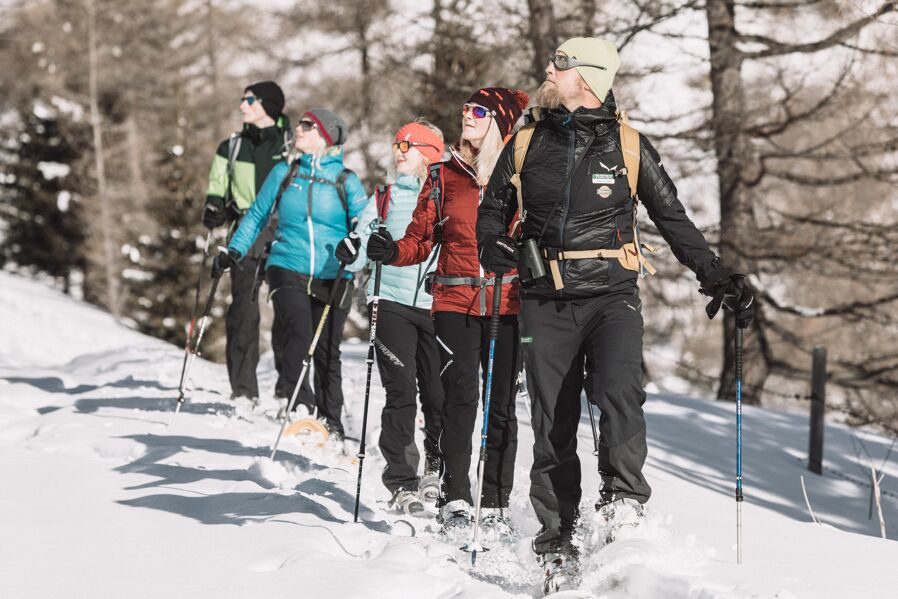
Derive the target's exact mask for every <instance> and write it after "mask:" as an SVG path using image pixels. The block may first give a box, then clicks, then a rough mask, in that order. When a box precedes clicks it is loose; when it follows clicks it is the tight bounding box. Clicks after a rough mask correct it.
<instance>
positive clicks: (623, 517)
mask: <svg viewBox="0 0 898 599" xmlns="http://www.w3.org/2000/svg"><path fill="white" fill-rule="evenodd" d="M644 518H645V506H643V505H642V504H641V503H639V502H638V501H636V500H635V499H632V498H630V497H624V498H622V499H615V500H612V501H602V500H599V501H598V502H597V503H596V523H597V527H596V528H597V533H598V534H599V535H600V538H601V535H604V537H605V538H604V542H605V544H606V545H607V544H609V543H613V542H614V540H615V539H616V538H617V536H618V534H619V533H620V531H621V530H623V529H627V528H636V527H637V526H639V524H640V523H641V522H642V520H643V519H644Z"/></svg>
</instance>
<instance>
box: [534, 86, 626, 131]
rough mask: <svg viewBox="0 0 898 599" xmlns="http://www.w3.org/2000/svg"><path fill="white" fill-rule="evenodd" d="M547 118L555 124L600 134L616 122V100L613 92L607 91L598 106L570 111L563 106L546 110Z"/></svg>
mask: <svg viewBox="0 0 898 599" xmlns="http://www.w3.org/2000/svg"><path fill="white" fill-rule="evenodd" d="M546 116H547V118H548V119H549V120H550V121H551V122H553V123H554V124H555V125H556V126H558V127H561V128H564V129H574V130H575V131H578V132H582V133H585V134H593V133H595V134H601V133H604V132H605V131H607V130H608V129H609V128H610V127H611V126H612V125H613V124H614V123H615V122H617V102H615V100H614V94H613V93H612V92H610V91H609V92H608V96H607V97H606V98H605V102H604V103H603V104H602V105H601V106H599V107H598V108H583V107H582V106H581V107H580V108H578V109H576V110H575V111H573V112H571V111H569V110H568V109H567V108H565V107H564V106H559V107H558V108H553V109H551V110H549V111H548V112H547V115H546Z"/></svg>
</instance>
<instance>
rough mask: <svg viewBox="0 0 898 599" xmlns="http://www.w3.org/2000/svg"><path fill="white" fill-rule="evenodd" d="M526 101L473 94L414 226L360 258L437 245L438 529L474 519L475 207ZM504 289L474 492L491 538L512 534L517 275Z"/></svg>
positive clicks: (481, 348)
mask: <svg viewBox="0 0 898 599" xmlns="http://www.w3.org/2000/svg"><path fill="white" fill-rule="evenodd" d="M528 101H529V98H528V96H527V94H525V93H524V92H522V91H518V90H511V89H506V88H501V87H492V88H484V89H480V90H477V91H476V92H474V93H473V94H472V95H471V97H470V98H469V99H468V101H467V103H465V105H464V108H463V110H462V134H461V141H460V142H459V144H458V146H456V147H455V148H452V149H451V152H452V156H451V157H450V159H449V160H447V161H445V162H441V163H438V164H435V165H433V166H431V169H430V173H429V176H428V178H427V181H426V182H425V184H424V187H423V189H422V190H421V193H420V195H419V196H418V205H417V207H416V208H415V212H414V214H413V215H412V222H411V223H410V224H409V225H408V228H407V229H406V231H405V236H404V237H403V238H402V239H399V240H397V241H393V239H392V238H391V237H390V235H389V233H388V232H387V233H385V234H378V233H374V234H372V235H371V237H370V238H369V240H368V256H369V257H370V258H371V259H372V260H378V259H380V260H383V261H384V264H393V265H396V266H406V265H409V264H417V263H420V262H423V261H424V260H426V259H427V258H428V256H429V255H430V253H431V250H432V249H433V247H434V246H435V245H437V244H439V245H440V252H439V260H438V262H437V269H436V273H435V277H434V279H433V285H432V294H433V307H432V308H431V312H432V314H433V320H434V328H435V330H436V334H437V340H438V341H439V343H440V358H441V361H442V372H441V377H442V380H443V387H444V389H445V391H446V399H445V403H444V404H443V430H442V433H441V434H440V444H439V449H440V453H441V457H442V459H443V464H442V477H441V479H442V486H441V494H440V499H439V504H438V505H439V507H440V514H439V519H440V521H441V522H442V524H443V529H444V530H445V531H448V530H450V529H458V528H467V527H468V526H469V525H470V523H471V521H472V512H473V509H472V503H473V501H472V497H471V483H470V480H469V478H468V472H469V470H470V467H471V435H472V433H473V432H474V424H475V420H476V418H477V409H478V405H479V400H480V393H479V392H480V388H481V386H482V385H481V381H480V380H479V377H478V370H480V369H481V368H482V369H483V376H484V377H485V376H486V370H487V368H486V362H487V354H488V349H487V348H488V345H489V344H488V341H487V339H488V331H489V318H490V313H489V312H490V310H491V307H492V302H493V300H492V297H493V290H492V286H493V282H494V280H495V279H494V278H493V277H494V275H493V273H489V272H484V271H483V268H481V266H480V261H479V260H478V257H477V239H476V235H475V228H476V225H477V207H478V205H479V204H480V201H481V200H482V199H483V193H484V189H485V187H486V184H487V183H488V182H489V178H490V174H492V172H493V167H494V166H495V165H496V161H497V160H498V158H499V154H500V153H501V152H502V148H503V147H504V146H505V142H507V141H508V139H509V138H510V137H511V130H512V127H513V126H514V124H515V122H516V121H517V120H518V119H519V118H520V116H521V114H522V113H523V111H524V108H526V106H527V103H528ZM502 281H503V285H502V304H501V309H500V314H501V328H500V330H499V338H498V340H497V341H496V350H495V358H494V362H493V388H492V392H491V400H490V414H489V427H488V437H487V459H486V462H485V464H484V468H485V470H484V476H483V489H482V491H481V492H482V507H483V510H482V523H483V524H484V525H485V526H493V527H494V528H496V529H497V531H498V532H499V534H509V533H510V532H511V529H510V522H509V520H508V514H507V508H508V499H509V496H510V495H511V487H512V483H513V481H514V461H515V452H516V450H517V435H518V427H517V420H516V418H515V404H514V401H515V391H514V390H515V379H516V378H517V370H518V368H517V366H518V362H519V360H518V349H519V348H518V344H519V339H518V321H517V314H518V307H519V304H518V284H517V282H516V281H517V275H516V272H515V271H510V272H508V273H506V274H505V275H504V276H503V278H502Z"/></svg>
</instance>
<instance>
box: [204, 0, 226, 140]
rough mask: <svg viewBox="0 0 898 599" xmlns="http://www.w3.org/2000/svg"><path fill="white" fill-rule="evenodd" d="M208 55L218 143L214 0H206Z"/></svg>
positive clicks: (218, 85) (218, 92) (217, 74)
mask: <svg viewBox="0 0 898 599" xmlns="http://www.w3.org/2000/svg"><path fill="white" fill-rule="evenodd" d="M206 56H207V57H208V59H209V77H210V79H211V81H212V102H211V104H210V106H211V107H212V139H213V141H214V142H215V143H218V142H219V140H220V139H221V138H222V132H221V108H220V106H221V89H220V88H221V82H220V78H219V73H218V39H217V38H216V36H215V8H214V7H213V6H212V0H206Z"/></svg>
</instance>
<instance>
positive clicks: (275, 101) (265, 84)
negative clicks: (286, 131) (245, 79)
mask: <svg viewBox="0 0 898 599" xmlns="http://www.w3.org/2000/svg"><path fill="white" fill-rule="evenodd" d="M244 91H250V92H253V94H254V95H255V96H256V97H257V98H259V99H260V100H262V109H263V110H264V111H265V114H267V115H268V116H270V117H271V118H273V119H274V120H275V121H277V120H278V117H279V116H281V113H282V112H284V104H285V101H284V92H283V91H282V90H281V88H280V86H279V85H278V84H277V83H275V82H274V81H259V82H258V83H253V84H252V85H248V86H247V87H246V89H245V90H244Z"/></svg>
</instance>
